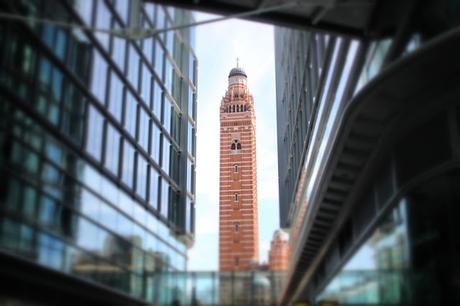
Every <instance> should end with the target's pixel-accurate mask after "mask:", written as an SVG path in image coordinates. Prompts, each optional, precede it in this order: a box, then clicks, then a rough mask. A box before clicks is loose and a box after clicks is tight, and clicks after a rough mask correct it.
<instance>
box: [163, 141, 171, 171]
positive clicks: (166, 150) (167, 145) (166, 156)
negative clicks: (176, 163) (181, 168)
mask: <svg viewBox="0 0 460 306" xmlns="http://www.w3.org/2000/svg"><path fill="white" fill-rule="evenodd" d="M170 151H171V142H170V141H169V140H168V139H167V138H166V137H165V136H164V135H163V161H162V164H161V167H162V168H163V171H165V172H166V173H167V174H169V160H170Z"/></svg>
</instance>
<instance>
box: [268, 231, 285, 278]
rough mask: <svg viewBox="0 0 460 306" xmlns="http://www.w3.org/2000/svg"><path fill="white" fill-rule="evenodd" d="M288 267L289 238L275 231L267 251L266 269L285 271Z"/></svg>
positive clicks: (281, 232)
mask: <svg viewBox="0 0 460 306" xmlns="http://www.w3.org/2000/svg"><path fill="white" fill-rule="evenodd" d="M288 265H289V237H288V235H287V233H285V232H284V231H283V230H276V231H275V232H274V233H273V239H272V241H271V242H270V250H269V251H268V269H269V270H270V271H286V270H287V269H288Z"/></svg>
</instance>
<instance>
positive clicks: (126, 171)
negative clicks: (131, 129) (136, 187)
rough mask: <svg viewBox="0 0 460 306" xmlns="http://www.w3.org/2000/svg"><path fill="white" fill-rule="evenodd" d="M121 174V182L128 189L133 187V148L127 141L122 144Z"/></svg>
mask: <svg viewBox="0 0 460 306" xmlns="http://www.w3.org/2000/svg"><path fill="white" fill-rule="evenodd" d="M122 169H123V173H122V180H123V182H124V183H125V184H126V185H128V186H129V187H130V188H132V187H133V177H134V148H133V147H132V145H131V144H130V143H128V141H127V140H125V141H124V144H123V165H122Z"/></svg>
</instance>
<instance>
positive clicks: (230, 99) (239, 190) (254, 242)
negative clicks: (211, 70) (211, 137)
mask: <svg viewBox="0 0 460 306" xmlns="http://www.w3.org/2000/svg"><path fill="white" fill-rule="evenodd" d="M246 81H247V77H246V74H245V73H244V71H243V70H241V69H240V68H234V69H232V71H231V72H230V75H229V86H228V89H227V92H226V94H225V96H224V97H223V99H222V102H221V107H220V198H219V269H220V270H221V271H245V270H249V269H250V267H251V266H253V265H254V263H257V262H258V258H259V244H258V241H259V236H258V221H257V218H258V212H257V173H256V118H255V114H254V101H253V97H252V95H251V94H250V93H249V91H248V89H247V83H246Z"/></svg>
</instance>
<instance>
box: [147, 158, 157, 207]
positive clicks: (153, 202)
mask: <svg viewBox="0 0 460 306" xmlns="http://www.w3.org/2000/svg"><path fill="white" fill-rule="evenodd" d="M149 204H150V206H152V207H153V208H155V209H158V172H157V170H155V168H153V167H151V168H150V194H149Z"/></svg>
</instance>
